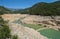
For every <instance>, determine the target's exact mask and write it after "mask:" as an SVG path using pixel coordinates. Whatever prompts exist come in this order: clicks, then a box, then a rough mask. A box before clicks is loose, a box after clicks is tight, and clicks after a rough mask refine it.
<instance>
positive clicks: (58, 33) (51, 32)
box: [39, 29, 60, 39]
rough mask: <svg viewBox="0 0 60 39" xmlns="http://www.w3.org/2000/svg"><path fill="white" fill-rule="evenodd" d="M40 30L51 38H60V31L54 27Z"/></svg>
mask: <svg viewBox="0 0 60 39" xmlns="http://www.w3.org/2000/svg"><path fill="white" fill-rule="evenodd" d="M39 32H40V33H41V34H42V35H44V36H46V37H48V38H49V39H60V31H56V30H54V29H45V30H40V31H39Z"/></svg>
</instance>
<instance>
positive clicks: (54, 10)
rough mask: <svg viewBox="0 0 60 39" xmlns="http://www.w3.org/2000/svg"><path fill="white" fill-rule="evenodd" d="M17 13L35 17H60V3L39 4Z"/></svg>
mask: <svg viewBox="0 0 60 39" xmlns="http://www.w3.org/2000/svg"><path fill="white" fill-rule="evenodd" d="M15 12H16V13H22V14H34V15H46V16H49V15H50V16H51V15H60V1H56V2H52V3H45V2H39V3H36V4H35V5H33V6H32V7H30V8H26V9H20V10H16V11H15Z"/></svg>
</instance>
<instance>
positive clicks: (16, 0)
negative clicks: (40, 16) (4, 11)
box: [0, 0, 56, 9]
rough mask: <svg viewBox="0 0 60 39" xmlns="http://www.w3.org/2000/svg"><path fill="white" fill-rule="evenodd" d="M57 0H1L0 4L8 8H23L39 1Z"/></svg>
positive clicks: (52, 0)
mask: <svg viewBox="0 0 60 39" xmlns="http://www.w3.org/2000/svg"><path fill="white" fill-rule="evenodd" d="M54 1H56V0H0V5H1V6H5V7H8V8H14V9H18V8H20V9H22V8H27V7H31V6H32V5H34V4H35V3H38V2H54Z"/></svg>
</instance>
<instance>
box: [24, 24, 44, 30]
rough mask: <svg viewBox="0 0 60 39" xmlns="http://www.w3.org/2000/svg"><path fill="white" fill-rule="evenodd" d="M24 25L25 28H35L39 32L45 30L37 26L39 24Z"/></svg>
mask: <svg viewBox="0 0 60 39" xmlns="http://www.w3.org/2000/svg"><path fill="white" fill-rule="evenodd" d="M24 25H25V27H29V28H33V29H35V30H37V29H39V28H43V26H41V25H37V24H24Z"/></svg>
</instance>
